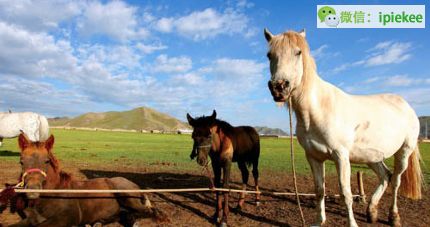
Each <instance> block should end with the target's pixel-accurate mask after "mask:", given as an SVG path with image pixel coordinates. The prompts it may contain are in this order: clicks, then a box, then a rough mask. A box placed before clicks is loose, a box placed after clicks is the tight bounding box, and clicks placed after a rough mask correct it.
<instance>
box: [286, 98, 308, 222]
mask: <svg viewBox="0 0 430 227" xmlns="http://www.w3.org/2000/svg"><path fill="white" fill-rule="evenodd" d="M288 113H289V115H290V151H291V163H292V165H291V168H292V169H293V180H294V192H295V194H296V200H297V205H298V206H299V210H300V216H301V218H302V226H303V227H305V226H306V221H305V216H304V215H303V210H302V206H301V205H300V197H299V192H298V189H297V179H296V165H295V162H294V149H293V117H292V115H293V113H292V104H291V96H290V97H288Z"/></svg>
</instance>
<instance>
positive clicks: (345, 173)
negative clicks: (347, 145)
mask: <svg viewBox="0 0 430 227" xmlns="http://www.w3.org/2000/svg"><path fill="white" fill-rule="evenodd" d="M333 155H334V157H333V159H334V162H335V164H336V169H337V173H338V175H339V187H340V191H341V195H342V197H343V199H344V202H345V206H346V210H347V212H348V222H349V226H351V227H355V226H358V225H357V222H356V221H355V218H354V212H353V210H352V193H351V165H350V163H349V153H348V152H347V151H334V152H333Z"/></svg>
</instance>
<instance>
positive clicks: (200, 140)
mask: <svg viewBox="0 0 430 227" xmlns="http://www.w3.org/2000/svg"><path fill="white" fill-rule="evenodd" d="M187 119H188V123H189V124H190V125H191V126H192V127H193V129H194V130H193V134H192V138H193V140H194V145H193V150H192V151H191V155H190V157H191V159H194V158H195V157H196V156H197V163H198V164H199V165H201V166H205V165H207V163H208V154H209V151H210V150H211V148H212V132H211V128H212V127H213V126H214V125H215V120H216V111H215V110H214V111H213V113H212V116H209V117H205V116H203V117H199V118H197V119H194V118H193V117H191V116H190V114H188V113H187Z"/></svg>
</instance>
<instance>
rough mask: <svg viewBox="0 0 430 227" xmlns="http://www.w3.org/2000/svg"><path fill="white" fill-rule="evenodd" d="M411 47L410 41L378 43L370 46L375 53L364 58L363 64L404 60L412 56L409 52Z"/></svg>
mask: <svg viewBox="0 0 430 227" xmlns="http://www.w3.org/2000/svg"><path fill="white" fill-rule="evenodd" d="M411 47H412V44H411V43H400V42H382V43H378V44H377V45H376V46H375V47H374V48H372V50H374V51H375V53H373V54H372V56H371V57H369V58H368V59H367V60H366V63H365V64H366V66H377V65H387V64H398V63H401V62H404V61H406V60H408V59H409V58H410V57H411V56H412V55H411V54H410V53H409V52H410V51H411Z"/></svg>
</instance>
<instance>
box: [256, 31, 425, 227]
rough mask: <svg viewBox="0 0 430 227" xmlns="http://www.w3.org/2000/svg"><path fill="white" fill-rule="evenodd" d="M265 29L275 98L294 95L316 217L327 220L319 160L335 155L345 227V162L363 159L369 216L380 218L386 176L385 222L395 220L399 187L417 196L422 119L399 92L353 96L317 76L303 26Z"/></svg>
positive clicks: (352, 223) (347, 184) (348, 206)
mask: <svg viewBox="0 0 430 227" xmlns="http://www.w3.org/2000/svg"><path fill="white" fill-rule="evenodd" d="M264 34H265V37H266V40H267V41H268V43H269V51H268V54H267V57H268V58H269V61H270V72H271V79H270V81H269V83H268V85H269V89H270V91H271V93H272V96H273V99H274V100H275V101H276V102H280V103H284V102H286V101H287V100H288V99H289V98H290V97H291V101H292V107H293V110H294V112H295V115H296V118H297V126H296V134H297V139H298V141H299V143H300V145H302V146H303V148H304V149H305V153H306V158H307V160H308V162H309V165H310V166H311V169H312V173H313V176H314V181H315V190H316V195H317V202H318V205H317V210H318V215H317V220H316V221H317V223H316V224H317V225H321V224H324V222H325V220H326V215H325V206H324V161H325V160H332V161H334V163H335V165H336V169H337V172H338V175H339V186H340V192H341V194H342V196H343V200H344V202H345V205H346V209H347V212H348V222H349V226H354V227H355V226H357V223H356V221H355V219H354V213H353V211H352V194H351V185H350V180H351V179H350V177H351V166H350V163H363V164H367V165H368V166H369V167H370V168H371V169H372V170H373V171H374V172H375V173H376V175H377V176H378V178H379V185H378V187H377V188H376V190H375V192H374V194H373V195H372V198H371V200H370V203H369V205H368V208H367V215H368V221H369V222H376V221H377V220H378V202H379V200H380V199H381V197H382V195H383V193H384V191H385V189H386V188H387V186H388V184H389V183H391V186H392V188H393V197H392V200H391V208H390V215H389V221H390V222H391V224H392V225H394V226H400V225H401V221H400V216H399V213H398V208H397V194H398V189H399V186H402V188H401V192H402V193H403V194H404V195H405V196H406V197H409V198H413V199H419V198H420V197H421V187H422V185H421V184H422V172H421V168H420V163H419V157H420V153H419V150H418V145H417V142H418V133H419V121H418V117H417V115H416V114H415V112H414V110H413V109H412V108H411V107H410V106H409V105H408V103H407V102H406V101H405V100H404V99H403V98H401V97H400V96H397V95H393V94H380V95H363V96H361V95H350V94H347V93H345V92H344V91H342V90H340V89H339V88H337V87H335V86H334V85H332V84H330V83H327V82H326V81H324V80H323V79H321V78H320V77H319V76H318V74H317V69H316V65H315V62H314V59H313V58H312V56H311V55H310V51H309V46H308V44H307V42H306V39H305V32H304V31H302V32H293V31H289V32H286V33H283V34H279V35H273V34H272V33H270V32H269V31H268V30H265V33H264ZM391 156H394V171H393V172H391V171H390V170H389V169H388V168H387V166H386V165H385V164H384V160H385V159H387V158H389V157H391ZM400 182H402V184H400Z"/></svg>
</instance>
